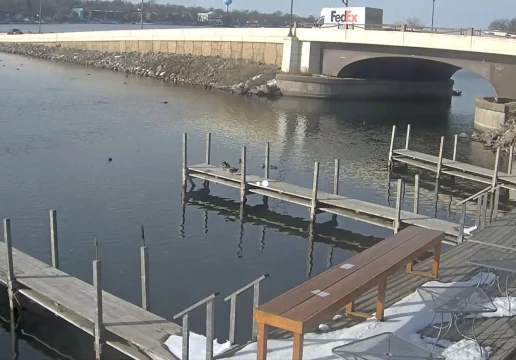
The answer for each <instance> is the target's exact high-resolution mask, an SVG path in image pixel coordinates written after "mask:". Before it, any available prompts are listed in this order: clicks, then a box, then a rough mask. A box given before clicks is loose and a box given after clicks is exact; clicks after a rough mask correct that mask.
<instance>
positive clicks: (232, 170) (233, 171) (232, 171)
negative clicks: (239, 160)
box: [228, 167, 238, 174]
mask: <svg viewBox="0 0 516 360" xmlns="http://www.w3.org/2000/svg"><path fill="white" fill-rule="evenodd" d="M228 171H229V172H230V173H232V174H234V173H236V172H237V171H238V169H237V168H234V167H229V168H228Z"/></svg>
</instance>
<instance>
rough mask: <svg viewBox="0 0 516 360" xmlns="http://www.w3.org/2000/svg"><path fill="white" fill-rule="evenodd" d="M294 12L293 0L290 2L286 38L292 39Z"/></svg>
mask: <svg viewBox="0 0 516 360" xmlns="http://www.w3.org/2000/svg"><path fill="white" fill-rule="evenodd" d="M293 12H294V0H290V29H289V30H288V36H289V37H292V26H293V25H294V24H293V22H292V13H293Z"/></svg>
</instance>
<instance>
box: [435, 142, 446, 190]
mask: <svg viewBox="0 0 516 360" xmlns="http://www.w3.org/2000/svg"><path fill="white" fill-rule="evenodd" d="M443 147H444V136H441V145H440V146H439V162H438V163H437V174H436V175H435V178H436V179H437V180H439V178H440V177H441V169H442V166H443Z"/></svg>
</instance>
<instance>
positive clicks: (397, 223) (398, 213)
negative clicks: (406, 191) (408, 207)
mask: <svg viewBox="0 0 516 360" xmlns="http://www.w3.org/2000/svg"><path fill="white" fill-rule="evenodd" d="M402 191H403V180H401V179H398V188H397V192H396V219H395V220H394V233H395V234H396V233H398V231H399V229H400V223H401V193H402Z"/></svg>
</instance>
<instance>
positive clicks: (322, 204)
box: [183, 134, 467, 243]
mask: <svg viewBox="0 0 516 360" xmlns="http://www.w3.org/2000/svg"><path fill="white" fill-rule="evenodd" d="M183 140H184V141H183V184H184V185H183V188H184V189H185V188H186V184H187V181H190V182H191V183H192V185H194V184H193V181H192V179H193V178H197V179H201V180H203V181H204V184H209V183H216V184H220V185H224V186H228V187H232V188H234V189H238V190H239V191H240V200H241V202H242V203H245V199H246V196H247V195H249V194H257V195H262V196H265V197H267V198H274V199H278V200H283V201H286V202H289V203H293V204H297V205H301V206H304V207H307V208H308V209H309V212H310V220H311V221H314V219H315V215H316V213H319V212H327V213H331V214H335V215H340V216H344V217H347V218H351V219H354V220H358V221H362V222H366V223H369V224H373V225H377V226H381V227H386V228H389V229H393V231H395V232H397V231H398V229H400V228H401V227H403V226H407V225H415V226H419V227H422V228H427V229H437V230H441V231H444V232H445V233H446V236H447V242H449V243H457V242H461V241H462V239H463V238H464V237H466V236H467V235H464V232H463V230H464V228H463V226H464V224H462V225H461V224H455V223H452V222H449V221H445V220H440V219H436V218H432V217H430V216H426V215H422V214H419V213H416V212H410V211H405V210H402V209H401V195H402V194H401V193H402V191H401V189H402V183H401V180H399V181H398V193H397V204H396V208H392V207H389V206H384V205H379V204H374V203H370V202H366V201H362V200H358V199H352V198H348V197H345V196H342V195H339V194H338V182H339V165H338V164H339V161H338V160H336V166H335V180H334V191H333V193H327V192H324V191H320V190H319V189H318V181H319V163H315V166H314V180H313V188H311V189H309V188H305V187H302V186H298V185H294V184H289V183H286V182H283V181H278V180H274V179H270V178H269V176H268V163H269V159H268V153H269V145H268V144H266V158H265V164H267V165H266V166H265V174H264V176H257V175H249V174H246V170H245V166H246V148H245V147H244V148H243V150H242V157H241V164H240V169H239V170H238V171H237V172H230V171H229V170H228V169H225V168H224V167H222V166H214V165H211V164H210V157H211V151H210V148H211V135H210V134H208V140H207V147H206V148H207V156H206V160H207V161H206V163H203V164H196V165H188V164H187V136H186V134H184V138H183ZM233 170H236V169H233ZM184 191H186V190H184ZM416 201H417V199H416ZM461 226H462V228H461Z"/></svg>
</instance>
